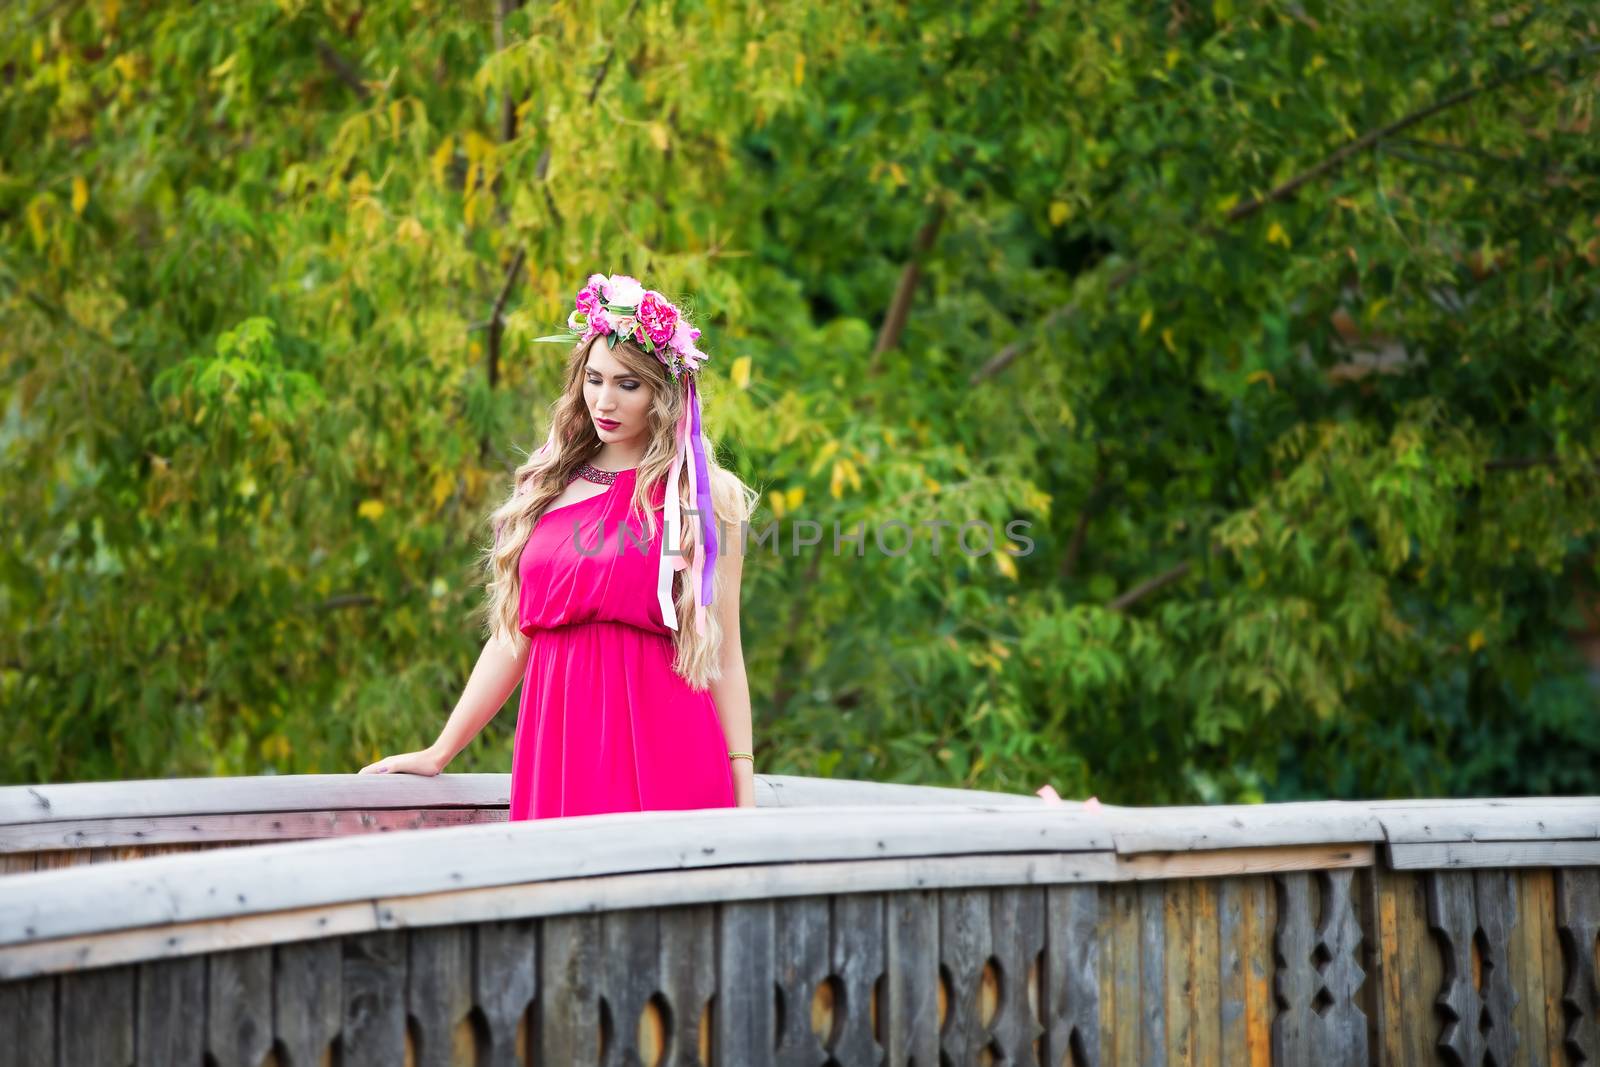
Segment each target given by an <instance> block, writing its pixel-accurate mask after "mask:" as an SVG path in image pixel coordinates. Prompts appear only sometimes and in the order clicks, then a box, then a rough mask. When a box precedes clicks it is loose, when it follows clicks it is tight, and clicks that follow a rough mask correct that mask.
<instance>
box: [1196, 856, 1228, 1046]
mask: <svg viewBox="0 0 1600 1067" xmlns="http://www.w3.org/2000/svg"><path fill="white" fill-rule="evenodd" d="M1217 885H1218V883H1217V881H1216V880H1214V879H1210V878H1201V879H1197V880H1195V881H1194V882H1192V883H1190V890H1191V892H1192V894H1193V907H1194V912H1193V916H1192V922H1193V927H1192V931H1191V933H1190V944H1191V945H1193V946H1194V948H1193V954H1192V958H1193V961H1194V965H1193V970H1192V972H1191V976H1190V991H1191V995H1190V997H1189V1016H1190V1018H1191V1019H1192V1020H1193V1023H1192V1032H1193V1035H1194V1037H1193V1042H1192V1044H1193V1049H1194V1051H1193V1055H1192V1059H1193V1061H1194V1064H1195V1067H1223V1060H1222V1033H1221V1029H1220V1027H1221V1024H1222V997H1221V994H1222V983H1221V962H1220V957H1221V946H1220V945H1219V944H1218V940H1217V934H1218V929H1217Z"/></svg>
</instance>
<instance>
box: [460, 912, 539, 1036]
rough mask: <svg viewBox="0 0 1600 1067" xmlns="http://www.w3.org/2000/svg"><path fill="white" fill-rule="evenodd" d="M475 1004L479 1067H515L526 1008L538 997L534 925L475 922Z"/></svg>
mask: <svg viewBox="0 0 1600 1067" xmlns="http://www.w3.org/2000/svg"><path fill="white" fill-rule="evenodd" d="M474 933H475V937H476V945H475V948H476V952H474V953H473V968H472V975H473V982H472V988H473V1000H474V1002H475V1003H476V1005H477V1008H478V1012H479V1015H480V1018H481V1019H482V1020H483V1027H484V1029H483V1045H482V1047H481V1048H480V1049H479V1058H478V1061H477V1062H478V1063H479V1064H480V1065H481V1067H517V1065H518V1063H519V1062H520V1057H519V1050H522V1046H523V1043H524V1042H525V1041H526V1040H527V1016H528V1009H529V1008H530V1006H531V1005H532V1003H533V998H534V995H535V994H536V993H537V992H538V977H539V976H538V970H537V967H538V951H537V939H538V922H537V920H535V919H508V920H505V921H503V922H486V923H479V924H478V925H477V927H476V929H475V931H474Z"/></svg>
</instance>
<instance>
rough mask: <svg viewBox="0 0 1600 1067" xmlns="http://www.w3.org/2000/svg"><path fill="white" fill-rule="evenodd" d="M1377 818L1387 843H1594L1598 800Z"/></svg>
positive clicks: (1398, 812)
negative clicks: (1571, 840)
mask: <svg viewBox="0 0 1600 1067" xmlns="http://www.w3.org/2000/svg"><path fill="white" fill-rule="evenodd" d="M1377 818H1378V821H1379V822H1380V823H1381V824H1382V825H1383V831H1384V838H1385V839H1386V840H1387V841H1389V842H1390V843H1391V844H1412V843H1417V842H1490V841H1519V842H1537V841H1557V840H1560V839H1563V838H1566V839H1577V840H1589V841H1593V840H1596V839H1600V798H1593V799H1591V801H1590V803H1587V804H1581V803H1580V804H1548V803H1546V804H1537V805H1533V804H1530V805H1525V806H1506V805H1490V804H1462V805H1459V806H1456V807H1450V808H1411V809H1405V808H1390V809H1387V810H1383V811H1379V812H1378V813H1377Z"/></svg>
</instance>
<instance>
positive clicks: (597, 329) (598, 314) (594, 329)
mask: <svg viewBox="0 0 1600 1067" xmlns="http://www.w3.org/2000/svg"><path fill="white" fill-rule="evenodd" d="M611 329H612V327H611V316H610V315H607V314H606V313H605V312H604V311H601V310H596V311H595V313H594V314H593V315H590V316H589V322H588V325H587V326H586V327H585V328H584V331H583V337H582V338H580V340H583V341H587V340H588V339H589V338H591V337H593V336H594V335H595V334H601V335H605V334H608V333H610V332H611Z"/></svg>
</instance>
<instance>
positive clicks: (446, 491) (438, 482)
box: [433, 471, 456, 511]
mask: <svg viewBox="0 0 1600 1067" xmlns="http://www.w3.org/2000/svg"><path fill="white" fill-rule="evenodd" d="M455 491H456V480H455V477H454V476H453V475H449V474H446V473H444V472H443V471H440V472H439V474H438V476H437V477H435V478H434V479H433V510H435V511H438V510H439V509H440V508H441V507H443V506H444V502H445V501H446V500H449V499H450V494H451V493H453V492H455Z"/></svg>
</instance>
